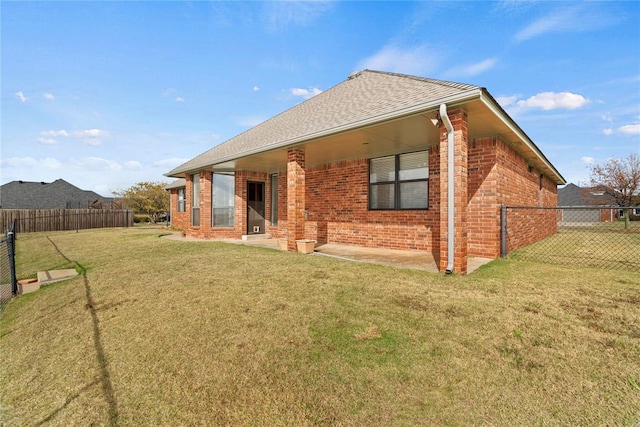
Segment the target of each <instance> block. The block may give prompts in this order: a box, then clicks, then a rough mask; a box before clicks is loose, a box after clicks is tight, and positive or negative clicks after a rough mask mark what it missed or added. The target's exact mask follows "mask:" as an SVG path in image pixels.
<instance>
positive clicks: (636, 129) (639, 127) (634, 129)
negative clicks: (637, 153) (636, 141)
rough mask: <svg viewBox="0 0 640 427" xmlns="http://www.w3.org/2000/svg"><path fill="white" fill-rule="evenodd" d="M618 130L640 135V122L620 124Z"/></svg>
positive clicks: (626, 133) (627, 133)
mask: <svg viewBox="0 0 640 427" xmlns="http://www.w3.org/2000/svg"><path fill="white" fill-rule="evenodd" d="M618 132H620V133H623V134H625V135H640V124H636V125H624V126H620V127H619V128H618Z"/></svg>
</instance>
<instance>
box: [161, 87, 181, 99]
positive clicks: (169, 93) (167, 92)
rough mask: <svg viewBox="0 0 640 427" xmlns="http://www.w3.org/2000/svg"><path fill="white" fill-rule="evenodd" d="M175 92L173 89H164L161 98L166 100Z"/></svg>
mask: <svg viewBox="0 0 640 427" xmlns="http://www.w3.org/2000/svg"><path fill="white" fill-rule="evenodd" d="M177 92H178V91H177V90H175V89H174V88H171V87H170V88H169V89H164V90H163V91H162V96H163V97H165V98H166V97H168V96H173V95H174V94H175V93H177Z"/></svg>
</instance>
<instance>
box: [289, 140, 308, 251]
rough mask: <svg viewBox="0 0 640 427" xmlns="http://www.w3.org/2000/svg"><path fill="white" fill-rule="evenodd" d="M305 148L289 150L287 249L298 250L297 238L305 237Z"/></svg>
mask: <svg viewBox="0 0 640 427" xmlns="http://www.w3.org/2000/svg"><path fill="white" fill-rule="evenodd" d="M304 159H305V156H304V150H303V149H301V148H294V149H291V150H289V151H288V152H287V240H288V242H287V250H289V251H291V252H296V251H297V249H296V240H298V239H304V221H305V220H304V209H305V167H304Z"/></svg>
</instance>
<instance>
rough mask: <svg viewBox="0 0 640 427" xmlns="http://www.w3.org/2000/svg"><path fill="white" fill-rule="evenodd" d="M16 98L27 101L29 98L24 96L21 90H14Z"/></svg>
mask: <svg viewBox="0 0 640 427" xmlns="http://www.w3.org/2000/svg"><path fill="white" fill-rule="evenodd" d="M16 98H18V99H19V100H20V102H27V101H28V100H29V98H27V97H26V96H24V93H22V91H20V92H16Z"/></svg>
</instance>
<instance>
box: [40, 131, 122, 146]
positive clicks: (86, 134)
mask: <svg viewBox="0 0 640 427" xmlns="http://www.w3.org/2000/svg"><path fill="white" fill-rule="evenodd" d="M40 136H42V137H50V138H53V137H64V138H76V139H81V140H83V141H84V142H85V143H87V144H88V145H100V144H101V143H102V139H104V138H109V137H110V136H111V135H110V134H109V132H107V131H105V130H101V129H86V130H78V131H74V132H71V133H69V132H67V131H66V130H64V129H61V130H47V131H43V132H40ZM41 139H42V138H41ZM38 141H40V139H38ZM40 142H42V141H40ZM54 142H55V141H54Z"/></svg>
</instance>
